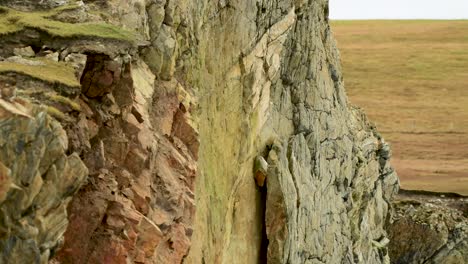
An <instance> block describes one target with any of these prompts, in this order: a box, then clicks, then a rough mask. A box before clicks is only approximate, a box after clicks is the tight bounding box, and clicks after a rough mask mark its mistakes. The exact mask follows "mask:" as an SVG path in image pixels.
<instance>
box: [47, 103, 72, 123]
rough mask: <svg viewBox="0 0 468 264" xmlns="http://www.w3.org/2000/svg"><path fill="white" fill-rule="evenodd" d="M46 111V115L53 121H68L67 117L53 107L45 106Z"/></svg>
mask: <svg viewBox="0 0 468 264" xmlns="http://www.w3.org/2000/svg"><path fill="white" fill-rule="evenodd" d="M46 111H47V114H49V115H50V116H52V117H54V118H55V119H58V120H60V121H65V120H68V118H67V116H66V115H65V114H64V113H63V112H62V111H60V110H58V109H57V108H55V107H53V106H50V105H49V106H46Z"/></svg>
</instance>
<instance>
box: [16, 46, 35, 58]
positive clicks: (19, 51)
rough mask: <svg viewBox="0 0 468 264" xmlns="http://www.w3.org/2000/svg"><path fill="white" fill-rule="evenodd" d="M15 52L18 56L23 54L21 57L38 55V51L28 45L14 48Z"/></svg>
mask: <svg viewBox="0 0 468 264" xmlns="http://www.w3.org/2000/svg"><path fill="white" fill-rule="evenodd" d="M13 54H15V55H16V56H21V57H26V58H31V57H34V56H36V53H35V52H34V50H33V49H32V48H31V46H27V47H24V48H14V49H13Z"/></svg>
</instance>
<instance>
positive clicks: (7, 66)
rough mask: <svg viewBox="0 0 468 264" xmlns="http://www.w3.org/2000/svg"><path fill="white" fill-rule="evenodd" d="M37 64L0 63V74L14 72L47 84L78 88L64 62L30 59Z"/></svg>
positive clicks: (71, 71) (74, 77)
mask: <svg viewBox="0 0 468 264" xmlns="http://www.w3.org/2000/svg"><path fill="white" fill-rule="evenodd" d="M31 60H32V61H34V62H39V63H37V64H24V63H19V62H13V61H0V73H2V72H3V73H5V72H16V73H20V74H24V75H28V76H31V77H33V78H36V79H40V80H43V81H46V82H49V83H60V84H64V85H66V86H69V87H80V83H79V81H78V80H77V78H76V76H75V70H74V69H73V68H72V67H71V66H70V65H68V64H66V63H64V62H55V61H51V60H48V59H44V58H41V59H31Z"/></svg>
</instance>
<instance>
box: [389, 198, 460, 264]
mask: <svg viewBox="0 0 468 264" xmlns="http://www.w3.org/2000/svg"><path fill="white" fill-rule="evenodd" d="M434 197H438V195H436V196H434ZM434 197H431V196H430V195H419V196H417V195H413V196H412V197H408V195H405V196H403V195H400V196H399V197H398V200H397V201H396V202H395V203H394V206H395V210H396V217H395V219H394V220H393V222H392V223H391V225H390V226H389V227H388V230H389V235H390V240H391V242H390V246H389V254H390V258H391V261H392V263H409V264H412V263H434V264H435V263H457V264H458V263H459V264H462V263H466V262H467V261H468V218H466V215H465V216H464V215H463V211H462V210H463V206H462V207H461V208H460V207H458V206H457V203H458V201H460V204H465V206H464V207H466V204H467V203H466V202H467V201H466V200H467V199H466V198H447V199H444V201H442V200H440V199H435V198H434ZM460 209H462V210H460Z"/></svg>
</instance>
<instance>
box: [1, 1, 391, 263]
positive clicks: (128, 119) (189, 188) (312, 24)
mask: <svg viewBox="0 0 468 264" xmlns="http://www.w3.org/2000/svg"><path fill="white" fill-rule="evenodd" d="M6 3H7V4H8V6H9V7H12V8H21V9H22V10H29V11H28V12H19V11H17V10H12V9H8V8H3V9H1V10H0V12H1V13H2V16H1V17H0V22H1V21H10V22H9V24H8V25H9V26H10V27H2V28H1V29H0V30H2V32H0V33H1V34H3V35H2V36H3V37H2V39H0V44H2V47H3V48H2V49H1V50H0V56H2V57H6V58H11V57H13V55H14V51H15V48H20V47H25V46H32V47H33V48H34V49H35V51H37V52H36V57H37V58H35V59H24V58H19V59H18V58H16V59H14V61H11V59H10V60H9V61H1V62H0V75H5V76H9V77H12V78H15V79H16V81H17V86H18V98H19V99H21V100H31V101H33V102H34V103H36V104H42V105H45V106H46V108H47V109H48V112H49V113H50V114H51V115H53V116H54V117H55V118H56V119H58V120H60V123H61V126H62V127H63V128H64V129H65V131H66V139H67V142H68V147H67V148H66V152H65V153H67V154H69V153H77V154H73V155H72V156H71V157H74V160H75V161H76V163H78V161H79V160H78V157H79V158H80V162H81V161H82V162H83V163H84V164H85V165H86V167H87V169H88V171H89V173H88V174H89V175H88V176H89V177H88V182H87V184H86V185H85V186H84V187H83V188H81V189H80V190H79V192H78V193H77V194H76V195H75V196H74V197H73V200H72V202H71V203H70V205H69V207H68V213H69V222H70V224H69V227H68V229H67V231H66V233H65V235H64V237H65V240H64V244H63V247H62V248H61V249H60V250H58V252H57V254H56V255H55V256H54V259H53V261H54V262H55V263H181V262H184V263H197V264H198V263H258V262H262V263H264V262H268V263H335V262H336V263H386V262H388V254H387V242H388V238H387V234H386V232H385V230H384V228H383V227H384V225H385V223H387V222H388V220H389V216H390V214H389V205H390V200H391V199H392V196H393V195H394V193H395V192H396V191H397V189H398V179H397V177H396V174H395V173H394V171H393V170H392V168H391V167H390V166H389V164H388V159H389V158H390V153H389V149H388V145H386V143H385V142H384V141H383V139H382V138H381V137H380V136H379V135H378V133H377V132H376V131H375V128H373V127H372V126H371V125H370V124H369V123H368V121H367V119H366V117H365V116H364V114H363V113H362V112H361V111H360V110H358V109H355V108H353V107H352V106H350V105H348V103H347V99H346V95H345V92H344V86H343V79H342V76H341V69H340V62H339V54H338V51H337V49H336V46H335V43H334V40H333V37H332V33H331V31H330V27H329V25H328V11H327V10H328V1H326V0H313V1H293V0H281V1H279V0H275V1H242V0H232V1H208V0H201V1H189V0H170V1H165V0H131V1H123V0H108V1H83V2H81V1H79V2H77V3H76V4H73V3H71V2H70V3H69V1H40V2H37V1H36V2H34V1H24V2H23V3H22V4H21V3H20V2H19V1H16V0H9V1H7V2H6ZM57 6H60V7H59V8H55V9H50V8H51V7H57ZM39 9H40V10H43V9H47V11H41V12H38V10H39ZM83 12H86V14H83ZM2 19H3V20H2ZM32 20H33V21H35V22H34V26H33V25H32V22H31V21H32ZM84 22H90V23H84ZM50 25H53V26H50ZM57 55H58V56H57ZM50 57H52V59H53V60H50V59H48V58H50ZM57 60H58V61H57ZM6 105H7V107H9V105H8V104H6ZM13 112H14V113H16V115H19V116H22V115H21V113H23V112H22V111H15V110H13ZM26 116H28V114H26ZM19 118H20V117H15V118H14V120H19ZM64 137H65V134H64ZM41 138H42V136H39V137H37V138H35V139H36V140H37V141H41ZM28 153H29V154H30V156H31V157H34V160H36V159H37V160H41V163H42V162H50V161H49V159H50V158H49V157H52V156H50V155H49V156H41V155H38V154H37V153H36V152H34V151H31V152H28ZM256 157H264V158H266V159H268V162H263V161H262V162H261V164H260V165H261V166H260V167H259V166H255V160H256ZM2 162H3V161H2ZM4 165H5V168H3V167H0V172H1V173H2V174H1V175H0V176H1V177H0V180H1V181H2V182H6V183H8V179H9V177H5V175H9V173H10V172H9V169H10V170H11V168H10V167H9V165H8V164H6V163H4ZM28 166H29V167H28V170H25V171H23V174H24V175H22V174H21V175H22V176H21V177H26V176H27V175H30V174H31V173H33V174H34V173H36V174H37V171H38V170H37V169H36V168H35V167H33V166H32V165H28ZM252 168H254V171H253V170H252ZM41 175H42V174H41ZM256 176H257V177H256ZM28 177H29V176H28ZM31 177H32V176H31ZM255 178H257V183H258V185H260V186H258V185H257V184H256V182H255ZM32 179H36V180H35V181H33V182H34V183H35V184H36V185H34V184H31V185H29V187H28V188H30V189H28V197H29V196H34V195H35V193H36V192H37V189H40V188H39V187H37V186H39V185H40V180H39V179H40V177H39V178H38V177H35V178H34V177H33V178H32ZM11 186H12V187H11V188H13V189H12V190H13V191H14V190H15V189H14V188H16V187H15V186H16V185H11ZM34 186H36V187H34ZM33 187H34V188H33ZM59 187H62V185H59ZM57 188H58V187H57ZM74 190H75V189H73V191H74ZM0 191H1V192H3V193H5V192H9V191H10V189H7V190H6V191H5V190H4V188H2V189H0ZM1 192H0V198H2V197H3V196H5V195H2V193H1ZM15 192H16V191H15ZM6 199H8V198H6ZM26 201H27V203H29V200H28V199H26ZM67 201H68V200H67ZM64 204H65V202H64V203H63V204H61V206H62V205H64ZM5 208H6V207H5ZM61 208H62V207H61ZM63 208H64V207H63ZM2 210H3V207H2ZM5 210H6V212H7V213H11V212H10V210H12V209H11V208H6V209H5ZM30 210H31V212H32V214H34V215H36V214H35V212H36V211H38V210H40V209H37V208H31V209H30ZM12 212H13V211H12ZM28 212H29V211H28ZM60 223H61V224H60V225H57V226H58V227H60V230H59V231H60V232H58V231H57V232H55V231H54V232H49V233H48V235H49V236H51V237H52V238H51V240H53V241H54V243H55V242H56V240H57V239H59V238H60V237H61V234H62V233H61V232H62V231H63V230H64V228H65V227H66V224H65V222H60ZM19 230H20V231H21V232H29V231H28V230H30V229H29V227H28V226H25V227H24V228H23V227H21V228H19ZM34 232H35V231H34ZM34 232H33V233H34ZM6 237H7V239H9V238H8V236H6ZM31 245H32V244H31V243H29V240H28V242H27V243H23V244H18V247H17V248H15V250H14V251H11V253H9V254H10V255H11V256H13V255H14V257H13V258H12V259H13V260H17V259H19V256H20V253H24V252H27V254H26V253H25V254H24V255H25V256H29V255H31V256H40V257H42V258H43V259H42V260H43V261H46V260H47V259H48V258H49V255H47V254H45V253H44V254H43V253H42V251H41V250H42V248H39V249H38V250H39V253H37V250H36V249H34V248H33V249H34V250H30V248H31ZM54 245H55V244H54ZM8 248H9V247H7V246H3V247H2V250H3V249H8ZM44 248H45V249H49V248H48V247H44ZM41 254H42V255H41Z"/></svg>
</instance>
